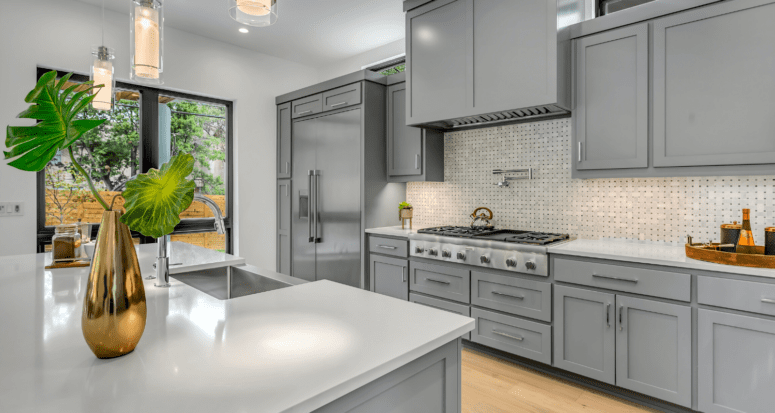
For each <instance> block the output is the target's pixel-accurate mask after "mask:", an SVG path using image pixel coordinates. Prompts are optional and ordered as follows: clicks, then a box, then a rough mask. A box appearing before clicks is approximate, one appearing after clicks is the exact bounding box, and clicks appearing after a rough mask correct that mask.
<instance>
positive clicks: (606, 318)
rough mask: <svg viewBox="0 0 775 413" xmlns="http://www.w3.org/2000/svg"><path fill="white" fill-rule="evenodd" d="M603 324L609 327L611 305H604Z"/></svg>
mask: <svg viewBox="0 0 775 413" xmlns="http://www.w3.org/2000/svg"><path fill="white" fill-rule="evenodd" d="M605 323H606V324H607V325H608V327H611V303H608V304H606V305H605Z"/></svg>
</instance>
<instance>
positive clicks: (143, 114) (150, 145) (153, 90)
mask: <svg viewBox="0 0 775 413" xmlns="http://www.w3.org/2000/svg"><path fill="white" fill-rule="evenodd" d="M51 70H56V69H50V68H46V67H40V66H38V67H37V76H36V79H40V77H41V76H43V74H45V73H47V72H50V71H51ZM67 73H68V72H66V71H62V70H57V78H60V77H62V76H64V75H66V74H67ZM70 79H72V80H73V81H76V82H85V81H88V80H89V76H88V75H85V74H82V73H77V72H73V75H72V77H71V78H70ZM116 89H126V90H136V91H138V92H140V101H139V102H138V103H139V104H140V116H139V120H140V145H139V148H138V153H139V156H140V172H141V173H146V172H148V170H149V169H151V168H155V169H158V168H159V166H160V165H159V163H158V159H159V105H158V103H159V95H163V96H169V97H174V98H178V99H186V100H191V101H198V102H204V103H214V104H217V105H223V106H225V107H226V127H227V133H226V167H225V170H226V183H225V184H226V188H225V192H226V196H225V200H226V211H224V212H225V214H226V217H225V218H224V226H225V228H224V230H225V234H224V235H225V238H226V245H225V246H226V253H228V254H232V253H233V248H234V242H233V240H232V238H233V234H234V231H233V228H232V223H233V222H234V218H233V217H234V145H233V143H234V102H233V101H230V100H222V99H216V98H212V97H207V96H198V95H194V94H190V93H185V92H178V91H173V90H168V89H162V88H157V87H150V86H146V85H141V84H136V83H128V82H123V81H119V80H117V81H116ZM36 180H37V212H36V213H37V252H44V250H45V245H46V244H50V243H51V237H52V236H53V235H54V227H52V226H46V171H45V169H44V170H42V171H40V172H38V173H37V176H36ZM99 226H100V225H99V223H94V224H93V225H92V237H96V236H97V232H98V231H99ZM214 226H215V218H187V219H182V220H181V221H180V223H179V224H178V225H177V226H175V230H174V231H173V232H172V234H171V235H178V234H197V233H206V232H213V229H214ZM132 237H136V238H140V243H141V244H150V243H155V242H156V240H155V239H154V238H151V237H146V236H144V235H142V234H140V233H137V232H134V231H132Z"/></svg>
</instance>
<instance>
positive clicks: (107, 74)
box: [89, 0, 116, 110]
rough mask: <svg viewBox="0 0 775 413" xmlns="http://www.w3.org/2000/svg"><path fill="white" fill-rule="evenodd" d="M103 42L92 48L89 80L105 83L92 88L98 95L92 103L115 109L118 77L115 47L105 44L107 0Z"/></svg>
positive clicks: (93, 105)
mask: <svg viewBox="0 0 775 413" xmlns="http://www.w3.org/2000/svg"><path fill="white" fill-rule="evenodd" d="M102 44H103V46H97V47H93V48H92V52H91V54H92V56H94V62H93V63H92V65H91V70H90V71H89V80H91V81H92V82H94V83H93V84H94V85H105V86H103V87H102V88H100V89H92V90H93V93H94V92H96V93H97V96H96V97H95V98H94V100H92V101H91V105H92V107H93V108H94V109H97V110H112V109H113V91H114V90H116V87H115V86H116V77H115V76H114V73H113V59H114V57H115V56H114V55H113V49H112V48H110V47H107V46H104V44H105V0H102Z"/></svg>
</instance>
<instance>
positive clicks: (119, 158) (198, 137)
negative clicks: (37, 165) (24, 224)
mask: <svg viewBox="0 0 775 413" xmlns="http://www.w3.org/2000/svg"><path fill="white" fill-rule="evenodd" d="M48 71H49V69H44V68H39V69H38V76H41V75H43V74H44V73H46V72H48ZM64 74H65V72H60V73H59V76H62V75H64ZM86 80H88V76H83V75H74V76H72V77H71V83H69V85H65V87H68V86H70V85H73V84H76V83H82V82H84V81H86ZM116 89H117V93H116V105H115V107H114V109H113V110H112V111H109V112H106V111H96V110H93V109H91V108H89V109H88V110H86V111H85V112H84V113H83V114H82V115H81V116H83V117H85V118H100V119H108V121H107V122H105V123H104V124H102V125H101V126H100V127H99V128H97V129H95V130H93V131H90V132H89V133H87V134H85V135H84V136H83V137H82V138H81V139H79V140H78V142H76V143H75V144H74V145H73V154H74V156H75V158H76V160H77V161H78V162H79V163H80V164H81V165H82V166H83V167H84V169H85V170H86V171H87V172H88V173H89V174H90V175H91V176H92V177H93V181H94V182H95V186H96V187H97V190H98V191H100V195H102V196H103V198H104V199H105V200H106V201H107V202H108V203H111V202H113V200H114V197H116V195H119V194H120V193H121V191H123V190H124V187H125V185H126V182H127V181H128V180H129V179H130V178H131V177H133V176H135V175H137V174H138V173H140V172H145V171H147V170H148V169H150V168H158V167H159V166H160V164H161V163H164V162H166V161H167V160H168V159H169V157H171V156H175V155H177V154H179V153H182V152H185V153H191V154H192V155H193V156H194V158H195V160H196V164H195V166H194V173H193V175H192V176H193V177H194V178H201V179H200V180H198V181H199V182H202V183H203V185H202V187H201V188H200V192H201V193H202V194H203V195H205V196H207V197H209V198H210V199H212V200H214V201H215V203H216V204H218V206H219V207H220V208H221V210H222V213H223V215H224V217H225V222H224V223H225V226H226V234H223V235H221V234H217V233H215V232H214V231H213V228H214V218H213V214H212V213H211V212H210V209H209V208H207V207H206V206H205V205H204V204H202V203H199V202H194V203H193V204H192V205H191V207H189V208H188V209H187V210H186V211H184V212H183V213H182V214H181V215H180V217H181V222H180V224H178V226H177V227H176V228H175V231H174V232H173V234H172V237H171V238H172V240H173V241H183V242H188V243H192V244H196V245H200V246H203V247H205V248H210V249H215V250H220V251H226V252H231V244H232V243H231V233H232V231H231V216H232V202H231V201H232V194H233V192H232V165H233V162H232V151H231V142H232V130H233V128H232V103H231V102H229V101H222V100H218V99H212V98H205V97H199V96H195V95H189V94H185V93H178V92H171V91H166V90H161V89H157V88H151V87H146V86H137V85H130V84H124V83H123V82H116ZM160 160H161V162H159V161H160ZM71 165H72V164H71V163H70V155H69V153H68V152H63V153H60V154H58V155H57V156H56V157H55V158H54V159H53V160H52V161H51V162H50V163H49V164H48V165H47V166H46V168H45V169H44V170H43V171H41V172H40V173H39V174H38V251H44V250H45V249H46V246H47V245H50V243H51V236H52V235H53V233H54V226H56V225H59V224H66V223H73V222H78V221H79V220H80V221H82V222H90V223H94V224H95V225H93V230H92V236H96V234H97V231H98V229H99V225H98V223H99V222H100V219H101V217H102V208H101V207H100V206H99V204H98V203H97V202H96V201H95V200H94V198H93V196H92V195H91V192H89V190H88V187H87V186H86V182H85V181H84V179H83V178H82V177H81V176H80V175H79V174H77V173H75V171H73V170H72V169H71V168H72V166H71ZM115 203H116V205H121V204H122V203H123V199H122V198H121V197H117V198H116V199H115ZM133 237H135V239H136V241H137V242H139V243H148V242H155V240H154V239H152V238H147V237H143V236H142V235H141V234H137V233H133Z"/></svg>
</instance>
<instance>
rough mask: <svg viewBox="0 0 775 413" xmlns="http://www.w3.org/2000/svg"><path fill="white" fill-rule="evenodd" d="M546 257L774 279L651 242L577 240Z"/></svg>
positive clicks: (681, 248)
mask: <svg viewBox="0 0 775 413" xmlns="http://www.w3.org/2000/svg"><path fill="white" fill-rule="evenodd" d="M549 254H562V255H572V256H577V257H587V258H600V259H606V260H617V261H626V262H637V263H642V264H655V265H665V266H670V267H678V268H688V269H695V270H704V271H713V272H725V273H731V274H742V275H753V276H758V277H770V278H775V270H771V269H766V268H749V267H738V266H734V265H722V264H714V263H712V262H706V261H699V260H695V259H692V258H688V257H687V256H686V251H685V248H684V246H683V245H680V246H679V245H673V244H668V243H663V242H654V241H636V240H627V239H617V238H604V239H599V240H588V239H577V240H574V241H571V242H567V243H563V244H560V245H558V246H555V247H549Z"/></svg>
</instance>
